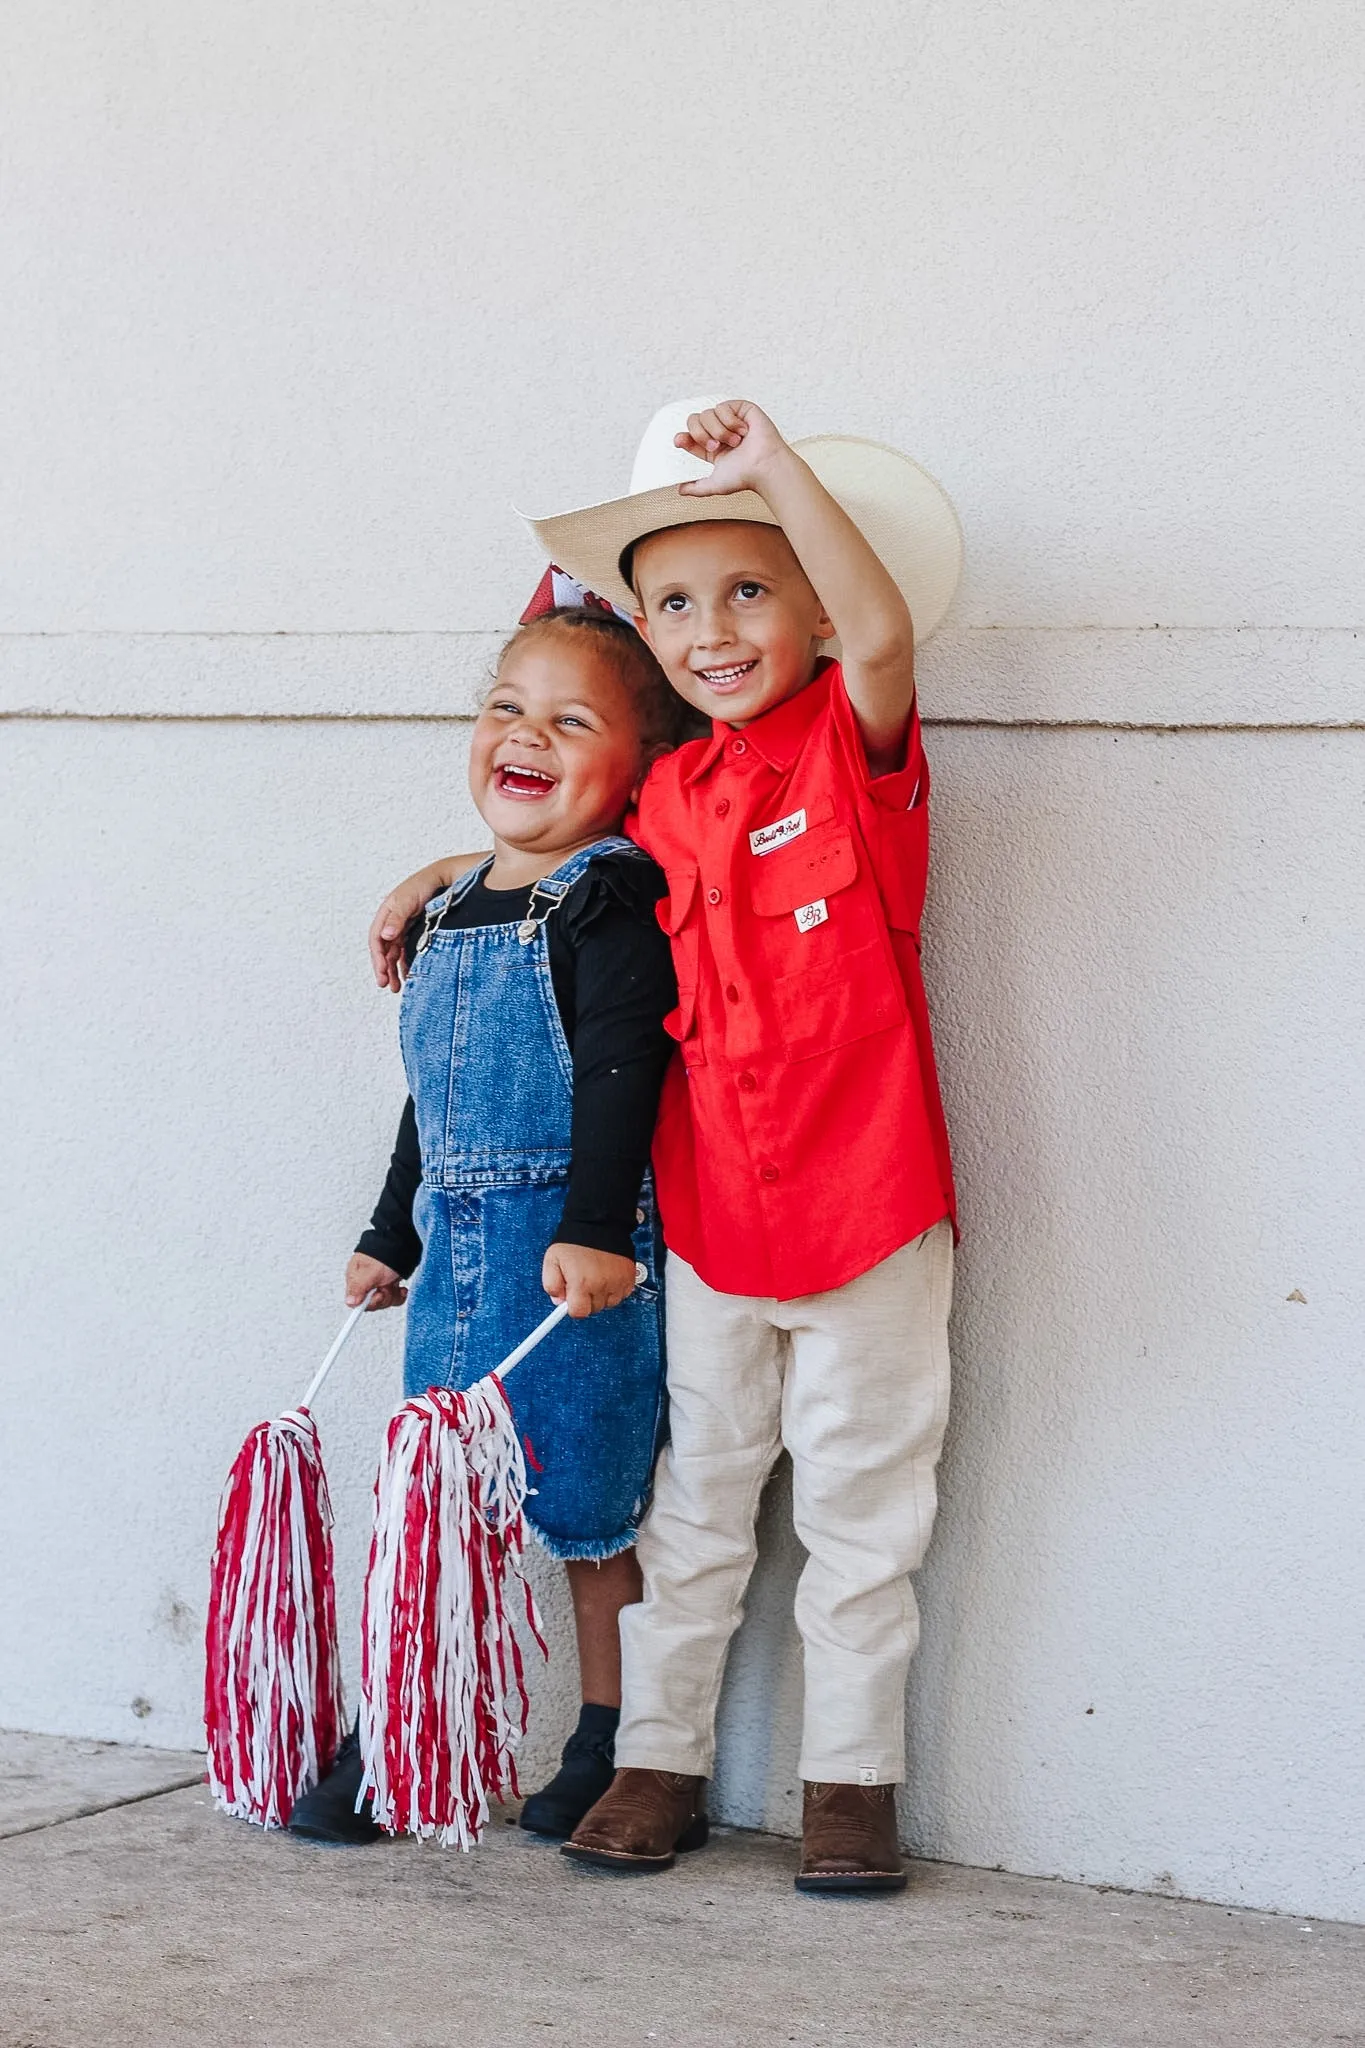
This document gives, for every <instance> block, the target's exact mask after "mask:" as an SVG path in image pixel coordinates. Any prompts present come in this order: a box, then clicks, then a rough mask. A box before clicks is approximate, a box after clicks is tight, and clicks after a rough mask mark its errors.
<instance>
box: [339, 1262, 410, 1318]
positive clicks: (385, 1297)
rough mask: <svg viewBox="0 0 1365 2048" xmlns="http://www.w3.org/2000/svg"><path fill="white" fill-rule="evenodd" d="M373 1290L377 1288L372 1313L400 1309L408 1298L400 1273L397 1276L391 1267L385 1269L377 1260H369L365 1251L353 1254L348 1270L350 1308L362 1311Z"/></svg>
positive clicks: (348, 1302) (348, 1301)
mask: <svg viewBox="0 0 1365 2048" xmlns="http://www.w3.org/2000/svg"><path fill="white" fill-rule="evenodd" d="M371 1288H373V1289H374V1300H373V1301H372V1302H371V1303H370V1308H371V1310H374V1309H377V1308H401V1307H402V1306H403V1303H404V1302H405V1301H406V1300H407V1298H408V1290H407V1288H406V1287H405V1286H404V1285H403V1276H402V1274H401V1273H396V1272H395V1271H394V1269H393V1267H392V1266H385V1265H383V1264H382V1263H381V1261H380V1260H378V1259H370V1258H367V1257H366V1256H365V1254H364V1252H353V1253H352V1254H351V1258H350V1260H349V1262H348V1264H347V1267H346V1306H347V1308H359V1306H360V1304H361V1302H362V1301H363V1300H364V1299H365V1296H366V1295H367V1294H368V1293H369V1292H370V1290H371Z"/></svg>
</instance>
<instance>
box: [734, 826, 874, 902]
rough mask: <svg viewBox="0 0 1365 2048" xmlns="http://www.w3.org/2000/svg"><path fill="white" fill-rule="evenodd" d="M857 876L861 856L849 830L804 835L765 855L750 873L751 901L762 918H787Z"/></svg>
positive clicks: (854, 880) (832, 892)
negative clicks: (808, 836)
mask: <svg viewBox="0 0 1365 2048" xmlns="http://www.w3.org/2000/svg"><path fill="white" fill-rule="evenodd" d="M857 879H858V856H857V854H856V853H855V852H854V850H853V835H852V833H850V832H847V831H843V830H841V831H838V832H832V833H829V834H828V835H825V834H822V835H821V836H820V837H819V838H818V839H813V838H802V839H795V840H793V841H792V844H791V845H790V846H782V847H779V848H778V850H777V852H776V853H767V854H764V856H763V858H762V861H761V863H759V864H758V865H756V866H755V868H754V870H753V872H752V874H751V876H750V891H751V894H750V901H751V902H752V904H753V906H754V909H755V910H756V911H757V912H758V914H759V916H760V917H786V916H787V915H788V914H789V913H790V912H791V911H793V910H800V909H801V908H802V907H803V905H805V904H807V903H817V902H818V901H819V900H820V898H821V897H822V896H833V895H834V894H835V892H836V890H839V889H847V887H848V886H849V884H850V882H856V881H857Z"/></svg>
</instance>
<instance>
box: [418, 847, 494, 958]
mask: <svg viewBox="0 0 1365 2048" xmlns="http://www.w3.org/2000/svg"><path fill="white" fill-rule="evenodd" d="M492 865H493V856H492V854H491V853H490V854H489V855H488V857H487V859H486V860H481V861H476V862H475V864H474V866H473V867H472V868H466V869H465V871H464V873H463V874H462V875H457V876H456V878H455V880H454V881H453V882H452V883H451V885H450V887H449V888H448V889H442V891H441V893H440V895H439V896H433V897H432V899H431V901H430V903H428V905H427V907H426V909H425V910H424V911H423V913H422V919H423V922H422V933H421V937H420V938H419V939H418V941H417V946H416V949H415V950H416V952H417V953H425V952H426V949H427V947H428V946H429V945H430V944H431V935H432V933H433V932H434V931H435V929H436V927H437V925H438V924H439V923H440V922H441V919H442V917H443V916H444V915H445V912H446V911H447V910H448V909H449V908H450V905H451V904H452V903H458V902H459V901H460V899H461V897H463V896H467V895H468V894H469V891H470V890H471V889H472V888H473V886H474V884H475V883H476V882H477V881H478V879H479V877H480V876H481V875H486V874H487V873H488V870H489V869H490V868H491V867H492Z"/></svg>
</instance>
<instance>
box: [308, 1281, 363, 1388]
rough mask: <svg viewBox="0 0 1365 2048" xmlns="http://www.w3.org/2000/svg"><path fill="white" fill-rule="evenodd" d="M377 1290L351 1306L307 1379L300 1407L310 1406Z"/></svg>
mask: <svg viewBox="0 0 1365 2048" xmlns="http://www.w3.org/2000/svg"><path fill="white" fill-rule="evenodd" d="M378 1291H379V1290H378V1288H375V1287H372V1288H371V1289H370V1291H369V1293H368V1294H367V1295H366V1296H365V1299H364V1300H363V1301H362V1302H361V1304H360V1306H359V1307H358V1308H353V1309H352V1310H351V1313H350V1314H349V1315H348V1316H347V1318H346V1320H345V1322H344V1323H343V1324H342V1326H341V1328H340V1329H339V1330H338V1331H337V1333H336V1335H335V1337H333V1339H332V1346H331V1349H330V1350H329V1352H328V1353H327V1356H326V1357H325V1358H324V1359H323V1361H322V1364H321V1365H320V1366H319V1367H318V1369H317V1371H316V1372H315V1373H314V1374H313V1377H312V1379H311V1380H309V1382H308V1392H307V1393H306V1394H305V1395H304V1397H303V1399H302V1400H301V1401H300V1402H299V1406H300V1408H311V1407H312V1405H313V1399H314V1396H315V1395H316V1394H317V1393H318V1392H319V1390H320V1389H321V1386H322V1383H323V1381H324V1380H325V1379H326V1377H327V1375H328V1373H329V1372H330V1371H331V1370H332V1367H333V1366H334V1365H335V1364H336V1362H337V1360H338V1359H339V1358H340V1356H341V1354H342V1352H343V1351H344V1350H345V1348H346V1345H347V1343H348V1342H349V1340H350V1337H351V1334H352V1332H353V1331H354V1329H355V1326H356V1324H357V1323H358V1322H359V1321H360V1318H361V1317H362V1316H363V1315H364V1313H365V1311H366V1309H367V1308H368V1307H369V1305H370V1303H371V1302H372V1301H373V1300H374V1298H375V1295H376V1294H377V1293H378Z"/></svg>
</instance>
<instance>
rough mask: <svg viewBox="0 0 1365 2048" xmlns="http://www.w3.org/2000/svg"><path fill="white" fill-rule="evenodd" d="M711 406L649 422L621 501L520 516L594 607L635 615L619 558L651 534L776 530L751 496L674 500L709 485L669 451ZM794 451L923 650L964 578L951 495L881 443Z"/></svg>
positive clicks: (690, 462)
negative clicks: (884, 573)
mask: <svg viewBox="0 0 1365 2048" xmlns="http://www.w3.org/2000/svg"><path fill="white" fill-rule="evenodd" d="M715 403H716V400H715V399H712V398H692V399H684V400H680V401H679V402H678V403H676V404H673V405H666V406H664V407H663V408H662V409H661V410H660V411H659V412H656V413H655V415H654V417H653V419H652V420H651V421H650V423H649V425H648V426H647V427H646V428H645V432H644V439H643V440H642V441H641V443H640V447H639V452H638V453H637V455H636V457H635V467H634V468H633V469H632V471H631V474H630V489H629V491H628V492H627V493H626V495H625V497H624V498H610V499H608V501H607V502H606V503H605V504H603V505H584V506H582V507H580V508H579V509H578V510H576V511H572V512H557V513H553V514H551V515H550V516H549V517H548V518H543V519H541V518H535V517H533V516H532V515H531V514H530V513H529V512H523V513H522V515H521V516H522V518H523V519H524V520H525V521H526V524H527V525H528V526H529V527H530V529H531V532H532V533H533V534H534V535H535V537H536V539H537V541H538V542H539V543H540V545H541V547H542V548H543V549H544V551H545V553H546V554H547V555H548V556H549V557H550V559H551V561H552V562H557V563H558V564H559V565H560V566H561V567H562V568H563V569H566V570H567V571H568V573H569V575H570V576H572V577H575V578H576V579H577V581H578V582H580V583H583V584H586V585H587V587H588V589H590V590H593V591H596V593H597V595H598V596H599V597H604V598H606V599H607V600H608V602H609V603H611V604H614V605H616V606H617V607H618V608H619V609H621V610H623V611H625V612H627V613H631V612H637V611H638V610H639V609H640V605H639V600H638V598H637V597H636V596H635V593H634V591H632V589H631V588H630V585H629V584H628V583H627V582H626V581H625V580H624V578H623V577H622V575H621V566H620V564H621V557H622V555H623V554H624V553H625V550H626V549H627V548H628V547H631V546H633V545H634V543H635V542H636V541H638V540H643V539H644V537H645V535H646V534H647V533H658V532H659V531H660V530H661V529H662V528H664V527H669V526H693V525H698V524H701V523H702V522H704V521H709V520H718V519H743V520H749V521H752V522H753V523H754V524H755V525H758V526H777V525H779V524H780V521H778V520H777V519H776V518H775V517H774V516H773V514H772V513H771V512H770V511H769V510H768V507H767V505H766V504H765V503H764V501H763V499H762V498H760V497H759V496H758V494H757V492H755V491H733V492H731V493H730V495H729V496H728V497H719V498H684V497H682V496H681V495H680V494H679V491H678V485H679V484H681V483H688V482H690V481H691V480H692V479H693V478H694V477H700V476H705V475H707V473H708V471H709V469H710V464H709V463H706V462H701V461H699V460H698V458H697V457H696V456H695V455H688V454H686V453H685V452H684V450H683V449H681V448H677V447H675V446H674V442H673V437H674V435H675V434H681V433H683V432H685V431H686V427H687V419H688V414H689V413H694V412H705V411H706V409H707V407H708V406H712V405H714V404H715ZM792 446H793V448H795V450H796V451H797V453H798V454H799V455H800V456H801V457H802V459H803V460H804V461H805V462H807V463H808V464H809V465H810V467H811V469H813V470H814V472H815V474H816V476H817V477H818V478H819V479H820V482H821V483H822V484H823V485H824V487H825V489H826V490H827V491H828V492H829V494H830V496H831V497H832V498H835V499H836V500H837V501H838V503H839V504H840V505H842V506H843V508H844V510H845V512H847V513H848V515H849V518H850V519H852V521H853V523H854V525H855V526H856V527H857V528H858V529H859V531H860V532H861V534H862V535H863V538H864V539H865V540H866V541H867V542H868V544H869V546H870V547H871V548H872V549H873V550H874V552H875V553H876V554H877V556H878V557H879V559H880V560H881V562H882V563H883V565H884V566H885V568H886V569H887V570H888V572H889V573H890V575H891V576H892V577H893V578H894V579H895V582H896V584H897V585H898V587H899V589H900V591H901V594H902V596H903V597H904V598H905V600H906V603H907V604H908V605H909V607H910V616H911V618H912V619H913V620H914V622H915V639H916V640H917V641H921V640H927V639H928V637H929V635H930V634H931V633H932V632H933V631H934V629H935V627H936V626H938V625H939V624H940V623H941V621H942V619H943V616H944V614H945V612H946V611H947V609H948V607H949V605H950V604H951V603H952V601H953V593H954V591H955V590H956V589H957V584H958V578H959V576H960V575H961V573H962V530H961V528H960V527H959V525H958V523H957V514H956V513H955V512H954V510H953V507H952V502H951V500H950V499H949V497H948V494H947V492H946V491H944V489H943V488H942V486H941V485H940V484H937V483H935V482H934V479H933V478H932V477H931V476H930V475H929V474H928V473H927V471H925V470H922V469H921V468H920V466H919V464H918V463H917V462H912V461H911V460H910V458H909V456H908V455H901V454H899V453H898V452H897V450H896V449H894V448H884V447H883V446H882V445H881V443H880V442H878V441H860V440H857V439H855V438H854V436H853V435H851V434H814V435H811V436H810V437H809V438H808V439H806V440H803V441H793V443H792Z"/></svg>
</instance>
